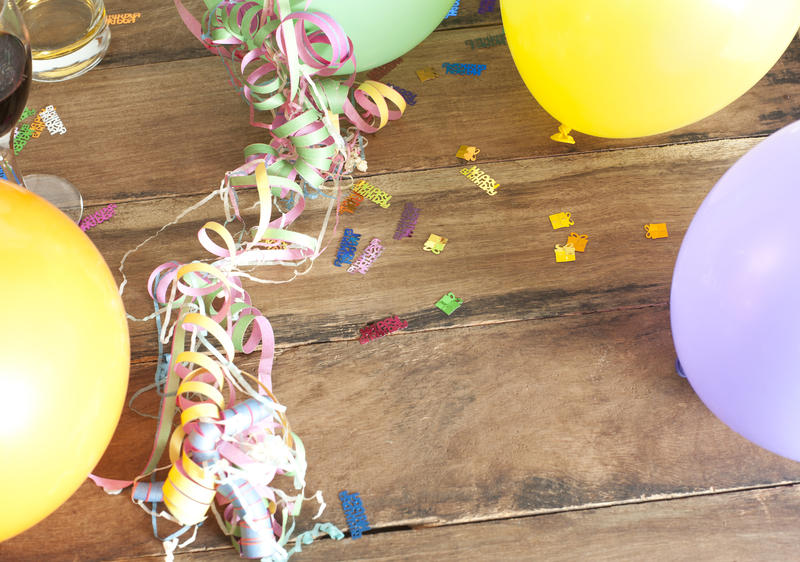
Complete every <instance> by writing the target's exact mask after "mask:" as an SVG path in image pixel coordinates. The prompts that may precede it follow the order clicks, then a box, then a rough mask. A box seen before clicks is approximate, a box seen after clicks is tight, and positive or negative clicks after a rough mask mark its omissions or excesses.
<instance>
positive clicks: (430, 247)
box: [422, 234, 447, 254]
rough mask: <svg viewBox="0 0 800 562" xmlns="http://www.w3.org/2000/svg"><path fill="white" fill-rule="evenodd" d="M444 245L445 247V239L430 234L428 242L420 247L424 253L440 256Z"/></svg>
mask: <svg viewBox="0 0 800 562" xmlns="http://www.w3.org/2000/svg"><path fill="white" fill-rule="evenodd" d="M445 245H447V238H444V237H442V236H438V235H436V234H431V235H430V236H428V240H427V241H426V242H425V244H424V245H423V246H422V249H423V250H425V251H426V252H433V253H434V254H441V253H442V250H444V247H445Z"/></svg>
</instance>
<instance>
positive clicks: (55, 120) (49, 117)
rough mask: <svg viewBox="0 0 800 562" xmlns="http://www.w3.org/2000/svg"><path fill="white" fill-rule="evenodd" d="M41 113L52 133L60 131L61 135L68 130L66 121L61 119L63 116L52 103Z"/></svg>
mask: <svg viewBox="0 0 800 562" xmlns="http://www.w3.org/2000/svg"><path fill="white" fill-rule="evenodd" d="M39 115H40V116H41V117H42V120H43V121H44V124H45V126H46V127H47V130H48V131H50V134H51V135H55V134H56V133H58V134H59V135H63V134H64V133H66V132H67V128H66V127H65V126H64V123H63V122H62V121H61V118H60V117H59V116H58V113H56V108H55V107H53V106H52V105H48V106H47V107H45V108H44V109H43V110H41V111H40V112H39Z"/></svg>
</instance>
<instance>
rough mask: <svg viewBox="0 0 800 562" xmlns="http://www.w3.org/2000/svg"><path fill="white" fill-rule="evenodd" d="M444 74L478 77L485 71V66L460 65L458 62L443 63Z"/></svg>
mask: <svg viewBox="0 0 800 562" xmlns="http://www.w3.org/2000/svg"><path fill="white" fill-rule="evenodd" d="M442 68H444V70H445V74H474V75H476V76H480V75H481V72H483V71H484V70H486V65H485V64H462V63H460V62H443V63H442Z"/></svg>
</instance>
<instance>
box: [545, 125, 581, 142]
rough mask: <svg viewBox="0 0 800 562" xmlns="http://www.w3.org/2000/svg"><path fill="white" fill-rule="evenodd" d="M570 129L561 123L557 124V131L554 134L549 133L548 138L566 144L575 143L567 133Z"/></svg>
mask: <svg viewBox="0 0 800 562" xmlns="http://www.w3.org/2000/svg"><path fill="white" fill-rule="evenodd" d="M571 130H572V128H571V127H567V126H566V125H564V124H563V123H561V124H560V125H559V126H558V132H557V133H556V134H555V135H550V138H551V139H552V140H554V141H556V142H563V143H566V144H575V139H574V138H572V136H571V135H570V134H569V132H570V131H571Z"/></svg>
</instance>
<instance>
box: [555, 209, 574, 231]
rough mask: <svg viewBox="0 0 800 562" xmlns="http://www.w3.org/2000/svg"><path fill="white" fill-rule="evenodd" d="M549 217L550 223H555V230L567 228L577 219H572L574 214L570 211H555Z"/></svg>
mask: <svg viewBox="0 0 800 562" xmlns="http://www.w3.org/2000/svg"><path fill="white" fill-rule="evenodd" d="M549 218H550V224H552V225H553V230H557V229H559V228H566V227H568V226H572V225H573V224H575V221H573V220H572V215H571V214H570V213H554V214H552V215H550V217H549Z"/></svg>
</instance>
